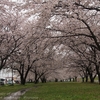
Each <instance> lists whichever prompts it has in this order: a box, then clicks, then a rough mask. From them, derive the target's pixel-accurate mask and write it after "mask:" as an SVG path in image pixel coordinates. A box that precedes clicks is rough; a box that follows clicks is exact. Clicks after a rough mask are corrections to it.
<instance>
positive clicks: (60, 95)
mask: <svg viewBox="0 0 100 100" xmlns="http://www.w3.org/2000/svg"><path fill="white" fill-rule="evenodd" d="M19 100H100V85H98V84H90V83H65V82H64V83H60V82H59V83H46V84H42V83H40V84H38V85H35V86H33V87H32V88H31V90H30V91H28V92H27V93H26V94H24V95H23V96H22V97H21V98H20V99H19Z"/></svg>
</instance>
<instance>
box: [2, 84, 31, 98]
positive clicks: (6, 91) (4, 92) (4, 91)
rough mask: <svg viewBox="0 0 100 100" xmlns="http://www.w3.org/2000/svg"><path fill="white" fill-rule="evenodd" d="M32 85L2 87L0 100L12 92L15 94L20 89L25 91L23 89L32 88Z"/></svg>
mask: <svg viewBox="0 0 100 100" xmlns="http://www.w3.org/2000/svg"><path fill="white" fill-rule="evenodd" d="M32 86H33V84H26V85H24V86H23V85H14V86H10V85H4V86H0V100H2V98H3V97H5V96H7V95H10V94H11V93H13V92H16V91H18V90H21V89H25V88H29V87H32Z"/></svg>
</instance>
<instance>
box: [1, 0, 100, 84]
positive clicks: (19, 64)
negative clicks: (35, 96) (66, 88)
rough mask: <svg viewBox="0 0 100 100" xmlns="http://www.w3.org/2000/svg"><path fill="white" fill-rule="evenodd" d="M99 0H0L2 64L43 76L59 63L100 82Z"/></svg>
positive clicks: (21, 72)
mask: <svg viewBox="0 0 100 100" xmlns="http://www.w3.org/2000/svg"><path fill="white" fill-rule="evenodd" d="M99 6H100V1H99V0H95V1H93V0H90V1H88V0H82V1H81V0H62V1H59V0H55V1H50V0H48V1H42V0H39V1H35V0H34V1H32V0H28V1H26V2H25V3H15V2H11V1H7V0H2V1H0V8H1V11H0V13H1V14H0V70H2V68H6V67H11V68H13V69H14V70H17V71H18V73H19V75H20V78H21V84H25V82H26V78H27V76H28V73H29V72H30V71H31V72H32V73H34V76H35V78H34V80H35V81H34V82H35V83H38V81H39V79H41V80H43V81H45V78H46V75H47V74H49V75H50V73H52V72H55V70H57V69H62V68H69V69H72V70H73V75H74V76H76V75H80V76H81V77H82V78H86V82H87V81H88V77H90V80H91V82H94V79H95V77H96V76H97V75H98V81H99V83H100V69H99V68H100V60H99V59H100V54H99V52H100V43H99V42H100V39H99V35H100V20H99V14H100V8H99Z"/></svg>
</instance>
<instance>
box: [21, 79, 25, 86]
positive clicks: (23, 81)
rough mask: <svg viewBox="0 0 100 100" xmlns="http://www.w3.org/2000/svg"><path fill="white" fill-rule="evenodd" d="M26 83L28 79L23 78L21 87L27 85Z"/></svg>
mask: <svg viewBox="0 0 100 100" xmlns="http://www.w3.org/2000/svg"><path fill="white" fill-rule="evenodd" d="M25 83H26V79H25V78H23V77H21V85H25Z"/></svg>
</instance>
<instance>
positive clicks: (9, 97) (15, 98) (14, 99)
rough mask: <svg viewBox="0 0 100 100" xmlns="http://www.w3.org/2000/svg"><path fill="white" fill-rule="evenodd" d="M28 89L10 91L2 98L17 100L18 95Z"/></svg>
mask: <svg viewBox="0 0 100 100" xmlns="http://www.w3.org/2000/svg"><path fill="white" fill-rule="evenodd" d="M28 90H30V89H23V90H20V91H17V92H14V93H11V94H10V95H8V96H7V97H4V98H3V100H18V99H19V98H20V96H22V95H23V94H25V93H26V92H27V91H28Z"/></svg>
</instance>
